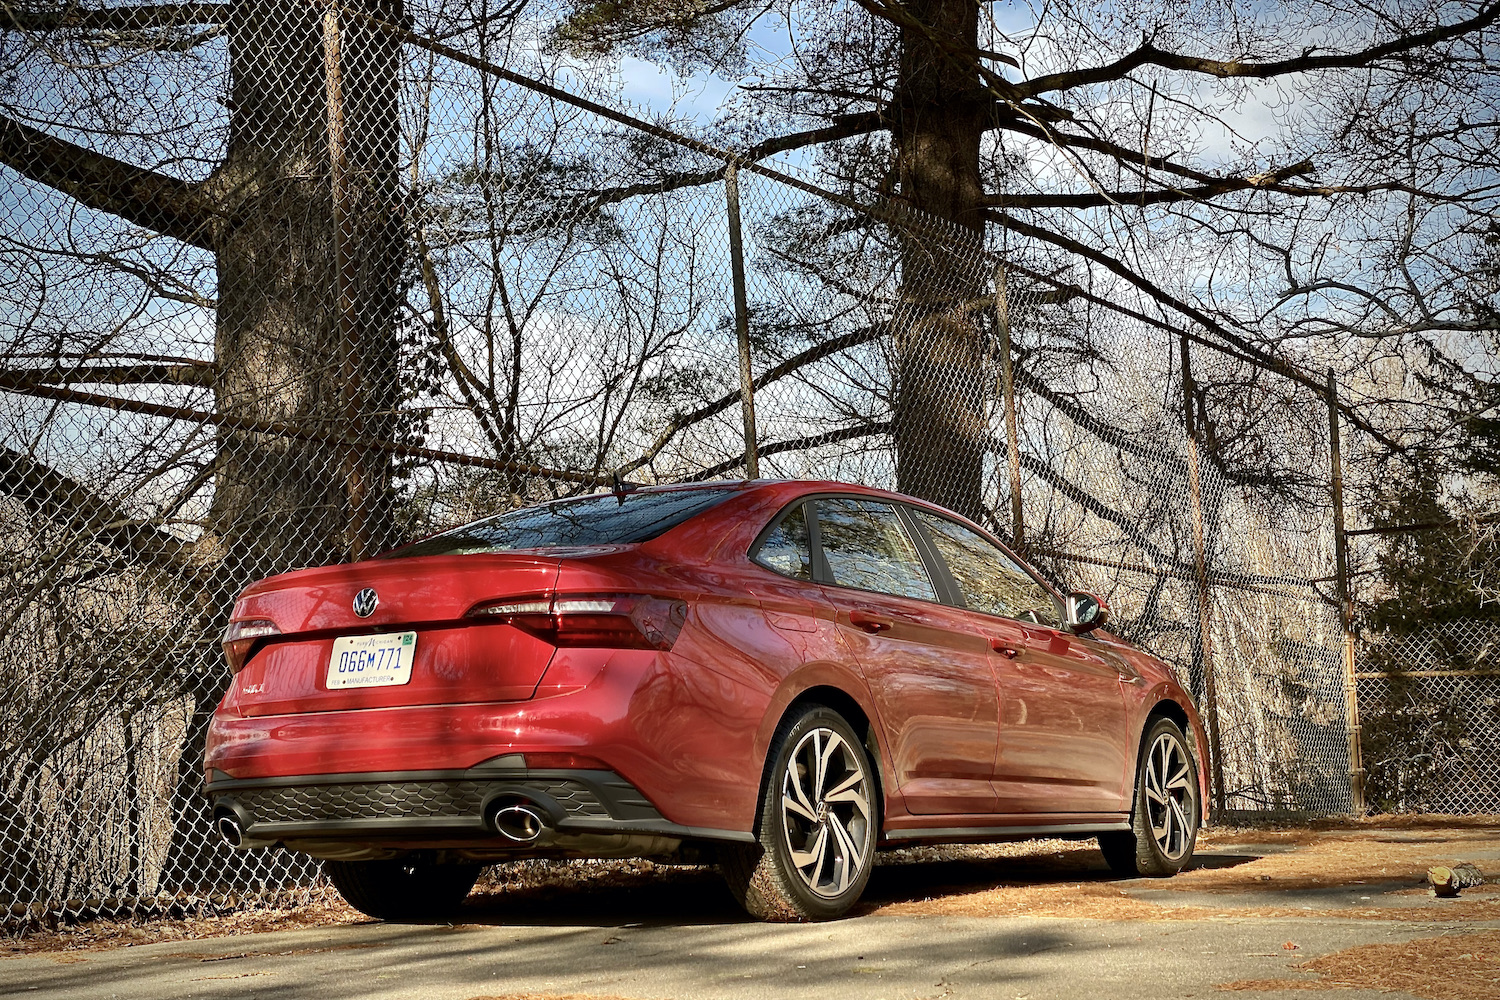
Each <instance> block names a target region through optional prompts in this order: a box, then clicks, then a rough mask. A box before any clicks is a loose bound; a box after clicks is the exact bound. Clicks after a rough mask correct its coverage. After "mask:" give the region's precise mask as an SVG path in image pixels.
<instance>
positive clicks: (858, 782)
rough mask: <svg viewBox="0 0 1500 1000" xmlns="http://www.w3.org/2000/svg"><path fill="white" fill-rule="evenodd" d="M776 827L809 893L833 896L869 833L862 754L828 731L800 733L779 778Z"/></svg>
mask: <svg viewBox="0 0 1500 1000" xmlns="http://www.w3.org/2000/svg"><path fill="white" fill-rule="evenodd" d="M781 814H782V824H781V825H782V829H783V831H784V832H785V836H786V847H787V850H788V852H789V854H790V857H791V862H792V867H793V869H795V871H796V872H797V875H798V877H799V878H801V880H802V882H803V884H805V885H806V886H807V888H808V889H810V890H811V891H812V892H814V893H815V894H817V895H819V896H822V897H825V898H833V897H835V896H838V895H840V894H841V893H843V892H844V891H845V890H847V889H848V888H849V886H850V885H851V884H852V883H853V882H854V881H855V880H856V879H857V878H858V877H859V875H860V872H861V871H862V869H863V867H864V865H865V864H866V860H865V859H866V855H867V853H868V852H867V851H866V841H867V839H868V838H869V837H870V836H872V830H871V827H872V823H871V818H872V811H871V807H870V778H869V775H868V774H867V773H866V771H865V764H864V755H863V754H862V753H861V752H860V751H859V749H858V748H857V747H854V746H851V745H850V743H849V742H848V740H846V739H845V738H844V737H843V736H841V735H839V734H838V733H836V732H834V731H833V730H832V729H828V728H825V727H821V726H820V727H817V728H814V729H811V730H809V731H808V732H806V733H805V734H803V736H802V738H801V739H800V740H798V741H797V745H796V747H795V748H794V749H793V750H792V752H791V754H790V755H789V756H788V758H787V763H786V769H785V771H784V772H783V774H782V778H781Z"/></svg>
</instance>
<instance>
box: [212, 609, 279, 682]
mask: <svg viewBox="0 0 1500 1000" xmlns="http://www.w3.org/2000/svg"><path fill="white" fill-rule="evenodd" d="M280 634H281V629H279V628H277V627H276V623H275V622H273V621H270V620H269V619H266V618H252V619H250V620H249V621H243V622H230V623H229V627H228V628H226V629H225V630H224V639H223V643H224V659H226V660H228V661H229V670H230V672H231V673H235V674H237V673H239V672H240V668H242V667H243V666H244V665H245V661H246V660H248V659H249V658H250V651H251V650H252V649H254V648H255V644H256V643H257V642H260V641H261V640H262V639H264V638H266V637H267V636H272V635H280Z"/></svg>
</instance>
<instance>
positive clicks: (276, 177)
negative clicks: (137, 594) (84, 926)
mask: <svg viewBox="0 0 1500 1000" xmlns="http://www.w3.org/2000/svg"><path fill="white" fill-rule="evenodd" d="M346 6H356V5H346ZM363 7H364V9H365V10H368V11H369V12H370V13H373V14H376V15H377V16H380V17H382V18H383V19H386V20H390V21H393V22H397V23H399V22H400V20H401V18H402V11H401V7H400V0H369V2H367V3H366V4H364V5H363ZM325 15H326V12H325V11H324V9H323V8H322V7H321V6H320V5H316V4H311V3H307V2H306V0H240V2H237V3H235V4H234V6H233V11H232V14H231V17H230V21H229V61H230V95H229V96H230V107H231V118H230V134H229V145H228V155H227V157H226V159H225V161H224V163H223V164H222V165H221V166H220V168H219V169H218V170H217V171H216V172H215V174H214V176H213V178H212V179H211V181H210V183H209V185H208V186H209V187H210V188H212V189H213V191H214V192H215V194H216V200H217V202H218V203H219V205H220V206H221V209H222V217H223V219H224V220H225V221H224V222H223V223H222V225H221V228H220V230H219V232H218V233H217V234H216V241H215V244H216V248H217V252H218V293H219V309H218V323H217V328H216V334H215V352H216V361H217V372H218V375H217V381H216V383H215V386H214V391H215V398H216V405H217V410H218V412H219V413H220V414H223V415H229V416H234V417H240V418H248V419H251V420H257V421H275V422H279V423H285V424H290V425H293V426H295V427H297V428H299V429H301V430H304V431H312V432H315V433H321V434H326V435H328V440H326V441H308V440H303V439H292V438H288V437H283V436H278V435H275V434H263V433H256V432H251V431H245V430H239V429H226V428H221V429H220V431H219V453H218V459H217V467H216V473H215V481H214V485H215V489H214V499H213V503H212V506H211V508H210V511H209V515H208V527H207V532H206V536H205V542H206V544H205V545H204V546H203V548H204V550H205V556H206V557H209V558H211V559H212V560H213V561H214V563H215V565H216V570H215V572H214V574H213V582H212V585H211V586H209V587H206V588H204V590H203V592H202V595H201V598H200V601H201V604H200V622H201V629H202V635H201V636H200V637H199V639H200V641H199V642H198V643H196V644H195V645H196V649H195V655H189V656H187V657H185V659H186V660H187V661H188V662H185V663H184V668H185V672H186V679H187V681H188V684H187V690H188V692H189V693H190V694H191V695H192V696H193V698H194V705H193V711H192V714H191V717H190V722H189V727H188V729H189V732H188V735H187V738H186V740H185V742H184V746H183V751H182V756H181V758H180V762H179V766H178V775H177V782H176V789H175V794H174V804H173V805H174V808H173V818H174V831H173V840H172V846H171V851H170V857H169V860H168V864H167V868H166V871H165V872H164V874H163V879H162V887H163V889H165V890H167V891H180V890H184V889H196V888H208V887H210V886H211V885H212V883H214V882H215V881H217V872H218V871H219V870H220V869H221V868H222V865H223V859H222V858H220V857H216V854H217V852H218V851H219V850H221V848H219V847H218V846H217V845H215V844H212V843H210V842H208V840H207V835H208V827H207V824H206V822H205V819H206V817H205V816H204V813H203V806H204V803H203V801H202V799H201V790H202V779H201V768H202V763H203V745H204V737H205V734H206V729H207V723H208V719H209V715H210V713H211V712H212V710H213V707H214V705H215V704H216V703H217V701H218V699H219V698H220V697H221V696H222V690H223V686H224V684H225V683H227V680H228V678H227V677H226V676H225V673H224V668H223V666H222V663H221V662H220V661H219V655H218V650H217V643H216V639H217V632H218V630H219V629H221V628H222V627H223V622H224V620H225V618H226V617H227V615H228V611H229V607H230V605H231V604H232V602H233V600H234V597H235V595H236V594H237V593H238V592H239V590H241V589H242V588H243V587H244V586H245V585H246V584H248V583H250V582H252V581H254V580H256V579H259V578H260V577H263V576H266V575H269V574H272V573H278V572H284V571H286V570H289V569H294V568H297V567H301V566H309V565H317V564H320V563H328V562H338V561H341V560H344V559H347V558H356V559H357V558H362V557H364V556H367V555H370V554H373V553H374V552H376V551H379V550H380V549H382V548H385V547H387V546H388V545H390V544H391V543H392V542H394V540H395V538H394V524H393V517H392V504H391V461H390V456H389V453H388V452H384V451H380V450H369V449H362V448H359V447H355V446H351V444H350V443H349V442H350V439H358V440H368V441H376V442H380V441H389V440H391V439H392V437H393V436H394V435H395V434H396V433H397V430H398V427H397V423H396V415H395V414H396V409H397V404H398V402H399V398H398V397H399V392H398V371H397V366H398V347H397V314H398V308H399V306H400V302H401V298H402V281H403V274H404V270H405V264H404V262H405V252H404V235H403V228H402V220H401V216H400V211H401V207H402V205H401V191H400V183H399V179H398V174H397V159H398V155H399V148H400V144H399V131H398V128H399V123H398V119H397V101H398V79H399V74H398V70H399V64H400V46H399V44H397V43H395V42H393V41H392V40H391V39H390V38H389V37H388V36H386V35H384V34H383V33H381V32H379V31H377V30H376V29H373V28H370V27H368V26H366V25H364V24H363V23H357V24H356V23H350V19H347V18H344V19H341V20H342V23H339V22H338V21H330V20H329V19H328V18H327V17H326V16H325ZM330 43H335V44H332V45H330ZM330 70H331V72H330ZM331 135H332V136H333V143H332V148H333V150H334V152H335V154H341V155H336V156H334V157H331V156H330V137H331ZM184 640H187V637H184ZM181 648H184V649H187V648H189V641H184V642H183V643H182V645H181ZM215 678H217V679H218V680H217V681H216V680H214V679H215ZM195 684H196V687H195V686H194V685H195Z"/></svg>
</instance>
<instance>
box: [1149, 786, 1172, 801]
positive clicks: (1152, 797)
mask: <svg viewBox="0 0 1500 1000" xmlns="http://www.w3.org/2000/svg"><path fill="white" fill-rule="evenodd" d="M1146 799H1147V801H1150V802H1153V803H1155V804H1156V805H1163V804H1165V803H1166V801H1167V798H1166V796H1165V795H1163V794H1162V793H1161V792H1158V791H1157V790H1156V789H1154V788H1152V787H1151V786H1150V785H1149V784H1148V785H1146Z"/></svg>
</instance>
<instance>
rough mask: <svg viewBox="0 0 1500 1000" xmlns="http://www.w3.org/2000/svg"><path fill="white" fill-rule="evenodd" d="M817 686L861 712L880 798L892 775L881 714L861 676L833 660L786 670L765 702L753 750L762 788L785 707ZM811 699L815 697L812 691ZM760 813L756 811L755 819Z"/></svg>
mask: <svg viewBox="0 0 1500 1000" xmlns="http://www.w3.org/2000/svg"><path fill="white" fill-rule="evenodd" d="M818 688H832V689H834V690H836V691H838V692H840V693H842V694H843V695H844V696H846V697H847V698H849V699H850V700H851V701H853V702H854V703H855V704H856V705H858V706H859V710H860V711H861V712H863V713H864V716H865V719H866V720H868V723H869V738H870V739H871V740H872V741H873V742H874V744H875V754H874V756H875V767H876V769H877V770H878V771H879V779H880V787H881V790H882V798H884V797H885V789H889V788H894V787H895V785H894V784H893V782H894V781H895V776H894V775H893V774H892V773H891V771H890V766H889V764H888V760H889V757H890V755H889V754H888V753H886V740H885V733H884V732H882V730H881V728H880V718H879V716H877V715H876V714H875V703H874V699H873V698H871V697H870V689H869V688H868V687H866V686H865V682H864V678H862V677H860V676H859V675H858V674H857V673H855V672H854V671H852V670H850V669H849V668H848V667H846V666H844V665H843V664H840V663H836V662H833V661H817V662H813V663H808V664H804V665H803V666H802V667H800V668H798V669H797V670H795V671H793V672H792V673H791V674H788V675H787V676H786V677H785V678H784V679H783V680H782V682H781V683H780V684H779V685H777V687H776V690H775V691H774V692H772V694H771V700H770V702H769V703H768V704H767V705H766V712H765V715H764V717H762V719H761V723H760V727H759V728H758V729H757V730H756V733H755V742H754V751H753V752H754V753H755V755H756V759H758V760H760V761H762V762H763V764H762V773H761V791H762V792H764V790H765V781H766V770H765V769H766V768H769V767H770V764H771V762H770V755H771V742H772V741H773V740H774V739H775V738H776V730H777V728H778V727H779V726H780V725H781V722H782V720H783V719H784V718H786V715H787V711H788V709H790V708H791V706H792V705H793V703H795V702H796V701H797V700H798V699H800V698H802V697H803V696H804V695H806V694H807V693H808V692H809V691H815V690H816V689H818ZM810 700H813V701H816V700H817V699H816V696H815V695H814V696H813V697H812V698H811V699H810ZM881 806H882V809H881V812H882V815H884V814H886V813H887V812H888V809H887V808H886V806H887V804H886V803H884V802H882V803H881ZM759 819H760V817H759V816H758V815H757V817H756V822H757V824H758V823H759Z"/></svg>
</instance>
